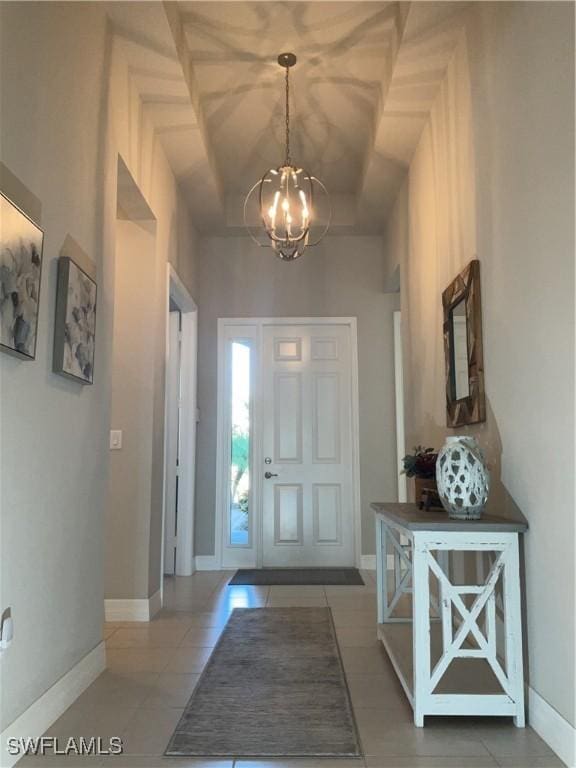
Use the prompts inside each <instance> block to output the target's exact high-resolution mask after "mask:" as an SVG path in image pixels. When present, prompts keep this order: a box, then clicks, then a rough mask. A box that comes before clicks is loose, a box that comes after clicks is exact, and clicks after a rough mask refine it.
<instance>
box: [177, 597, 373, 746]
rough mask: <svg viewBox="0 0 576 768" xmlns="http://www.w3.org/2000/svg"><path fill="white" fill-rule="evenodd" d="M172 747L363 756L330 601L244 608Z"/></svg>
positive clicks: (186, 711) (236, 615) (213, 659)
mask: <svg viewBox="0 0 576 768" xmlns="http://www.w3.org/2000/svg"><path fill="white" fill-rule="evenodd" d="M165 754H166V755H167V756H171V757H187V756H191V757H231V758H234V757H238V758H240V757H348V758H350V757H352V758H354V757H358V758H360V757H361V756H362V751H361V749H360V742H359V739H358V733H357V730H356V724H355V722H354V716H353V713H352V706H351V703H350V697H349V694H348V688H347V685H346V678H345V676H344V670H343V667H342V661H341V658H340V652H339V650H338V644H337V642H336V634H335V632H334V625H333V623H332V614H331V612H330V609H329V608H236V610H234V611H233V613H232V615H231V617H230V620H229V621H228V624H227V625H226V628H225V629H224V632H223V633H222V635H221V637H220V640H219V642H218V644H217V646H216V648H215V649H214V651H213V653H212V655H211V657H210V659H209V661H208V664H207V665H206V668H205V670H204V672H203V674H202V677H201V678H200V680H199V681H198V685H197V686H196V688H195V690H194V693H193V694H192V697H191V698H190V701H189V702H188V704H187V705H186V708H185V709H184V714H183V715H182V718H181V719H180V722H179V723H178V725H177V727H176V730H175V731H174V734H173V735H172V738H171V739H170V743H169V744H168V747H167V748H166V752H165Z"/></svg>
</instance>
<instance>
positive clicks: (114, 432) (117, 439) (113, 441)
mask: <svg viewBox="0 0 576 768" xmlns="http://www.w3.org/2000/svg"><path fill="white" fill-rule="evenodd" d="M120 448H122V430H121V429H111V430H110V450H111V451H119V450H120Z"/></svg>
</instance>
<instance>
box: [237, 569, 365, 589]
mask: <svg viewBox="0 0 576 768" xmlns="http://www.w3.org/2000/svg"><path fill="white" fill-rule="evenodd" d="M228 584H229V585H230V586H238V585H241V584H244V585H246V584H250V585H254V586H271V587H276V586H309V585H319V586H327V587H332V586H344V587H347V586H355V585H363V584H364V581H363V580H362V576H361V575H360V571H359V570H358V568H241V569H240V570H239V571H236V573H235V574H234V576H233V577H232V579H231V580H230V581H229V582H228Z"/></svg>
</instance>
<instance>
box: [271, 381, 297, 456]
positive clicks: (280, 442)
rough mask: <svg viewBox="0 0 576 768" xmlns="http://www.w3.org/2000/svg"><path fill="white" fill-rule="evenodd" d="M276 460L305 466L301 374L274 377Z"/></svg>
mask: <svg viewBox="0 0 576 768" xmlns="http://www.w3.org/2000/svg"><path fill="white" fill-rule="evenodd" d="M274 459H275V461H276V463H277V464H283V463H287V462H294V463H296V464H301V463H302V374H301V373H276V374H275V375H274Z"/></svg>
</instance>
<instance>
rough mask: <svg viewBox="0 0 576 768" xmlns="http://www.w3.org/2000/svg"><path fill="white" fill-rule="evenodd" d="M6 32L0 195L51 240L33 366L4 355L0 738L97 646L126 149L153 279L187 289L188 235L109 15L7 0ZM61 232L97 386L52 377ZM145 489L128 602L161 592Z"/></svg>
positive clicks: (156, 394)
mask: <svg viewBox="0 0 576 768" xmlns="http://www.w3.org/2000/svg"><path fill="white" fill-rule="evenodd" d="M0 27H1V36H2V37H1V42H0V51H1V57H2V58H1V61H0V74H1V88H0V92H1V99H2V102H1V107H2V121H1V151H2V161H3V163H4V164H5V165H6V166H7V167H8V169H9V170H10V171H11V172H12V174H14V175H15V177H16V179H12V177H10V175H9V174H2V186H3V189H4V190H5V191H6V192H7V193H8V194H12V195H13V196H14V198H15V199H16V201H17V202H19V203H20V204H21V205H22V206H23V207H24V209H25V210H28V211H29V212H30V213H31V214H32V215H33V216H34V217H37V218H38V219H39V220H40V224H41V226H42V227H43V229H44V231H45V240H44V267H43V277H42V286H41V298H40V317H39V335H38V350H37V359H36V361H35V362H20V361H18V360H15V359H13V358H10V357H7V356H6V355H1V356H0V386H1V403H2V405H1V412H0V417H1V426H0V435H1V449H2V456H1V458H2V463H1V470H2V472H1V492H2V496H1V501H2V509H1V518H0V519H1V533H2V544H1V546H2V552H1V577H2V578H1V603H0V607H1V609H2V610H4V609H6V608H8V607H11V609H12V615H13V618H14V623H15V639H14V642H13V644H12V646H11V647H10V649H9V650H8V651H7V653H6V655H5V656H4V655H3V657H2V670H1V672H2V681H1V686H0V687H1V695H2V700H1V706H0V710H1V720H2V722H1V726H0V727H2V728H4V727H5V726H6V725H8V724H9V723H11V722H12V721H13V720H14V719H15V718H16V717H18V715H20V714H21V713H22V712H23V711H24V710H26V708H27V707H29V706H30V704H32V702H33V701H35V700H36V699H37V698H38V697H39V696H40V695H41V694H42V693H44V692H45V691H46V690H47V689H48V688H49V687H50V686H51V685H53V684H54V683H55V682H56V681H57V680H58V679H59V678H60V677H62V675H64V674H65V673H66V672H67V671H68V670H70V669H71V668H72V667H73V666H74V665H75V664H76V663H77V662H78V661H80V659H82V658H83V657H84V656H85V655H86V654H87V653H88V652H89V651H91V650H92V649H93V648H94V647H96V646H97V645H98V644H99V643H100V641H101V625H102V619H103V598H104V550H105V544H104V516H105V509H104V506H105V500H106V491H107V483H108V460H109V451H108V430H109V428H110V376H111V357H112V320H113V304H114V249H115V241H116V169H117V161H118V153H119V152H120V153H121V154H122V156H123V157H124V159H125V160H126V163H127V164H128V166H129V168H130V170H131V173H132V175H133V176H134V178H135V179H136V181H137V183H138V185H139V186H140V188H141V190H142V192H143V194H144V195H145V196H146V199H147V200H148V202H149V205H150V208H151V209H152V211H153V212H154V215H155V217H156V222H157V229H156V243H157V247H158V248H159V249H162V252H163V257H162V259H160V258H158V260H157V264H158V265H159V266H158V270H159V271H160V269H164V270H165V264H166V260H167V258H170V260H171V261H172V262H173V263H174V264H177V265H178V269H180V270H181V273H182V277H183V279H185V280H186V281H188V284H189V285H191V283H192V276H193V267H192V266H190V267H189V266H188V259H189V253H190V250H191V249H192V247H193V240H194V235H193V232H192V231H191V229H190V226H189V223H188V221H187V216H186V212H185V208H184V206H183V205H182V202H181V200H180V199H179V196H178V192H177V188H176V185H175V182H174V179H173V178H172V176H171V173H170V169H169V167H168V164H167V162H166V159H165V157H164V156H163V153H162V151H161V148H160V147H159V145H158V142H157V140H156V139H155V137H154V133H153V130H152V128H151V126H150V125H149V124H147V122H146V120H145V116H144V115H142V112H143V111H142V110H141V109H140V108H139V100H138V98H137V96H135V95H134V89H133V88H131V87H130V83H129V75H128V69H127V67H126V66H125V64H122V63H121V62H120V60H119V59H118V58H117V57H115V55H114V53H113V48H114V46H113V39H112V35H111V30H110V28H109V26H108V22H107V18H106V14H105V10H104V8H103V6H102V4H100V3H89V2H86V3H56V2H52V3H37V4H36V3H0ZM109 86H110V89H109ZM129 115H130V120H128V116H129ZM10 179H11V180H10ZM18 180H19V181H18ZM22 185H23V187H22ZM68 236H72V237H73V238H74V240H76V241H77V243H78V244H79V246H80V247H81V248H82V249H83V250H84V251H85V252H86V254H88V257H89V258H90V259H91V260H93V262H94V267H95V270H96V273H97V279H98V312H97V315H98V319H97V331H96V363H95V382H94V385H93V386H91V387H90V386H87V387H83V386H81V385H78V384H75V383H74V382H70V381H68V380H66V379H63V378H62V377H61V376H57V375H55V374H53V373H52V372H51V368H52V341H53V317H54V307H55V288H56V268H57V263H56V262H57V258H58V255H59V253H60V249H61V247H62V245H63V243H64V241H65V239H66V238H67V237H68ZM158 274H159V272H158ZM158 274H157V275H156V278H155V279H156V281H158ZM156 284H157V285H159V283H158V282H157V283H156ZM159 295H160V294H159V293H156V294H155V296H154V297H153V301H154V302H156V301H157V300H158V297H159ZM157 317H158V315H157ZM162 334H163V329H162V327H161V323H157V327H156V335H155V344H154V362H153V370H152V371H151V374H153V379H154V391H153V395H151V397H153V401H154V408H153V409H152V412H153V423H154V424H155V425H156V426H157V427H158V424H160V427H158V429H157V432H156V434H155V437H154V440H155V442H154V444H153V446H151V447H146V450H147V451H149V452H150V453H151V455H152V456H153V461H156V462H158V461H159V458H158V457H159V455H160V453H161V446H162V424H161V419H160V416H159V414H160V406H159V403H161V401H162V398H163V393H162V386H163V374H162V371H161V365H162V364H163V351H162ZM128 437H131V435H130V436H128ZM156 466H158V464H156ZM154 482H155V483H156V491H154V492H152V491H151V493H150V495H151V497H153V498H154V499H155V500H156V505H155V507H154V509H151V504H150V503H149V504H148V507H147V510H146V514H148V517H149V520H150V522H149V526H150V530H151V531H155V532H154V534H153V536H151V537H150V541H148V542H147V543H146V545H145V546H144V556H145V558H147V560H148V562H149V564H150V563H151V564H153V566H152V565H149V566H148V567H146V568H145V569H144V570H145V575H144V579H145V580H146V579H148V578H149V577H150V580H151V581H150V582H149V583H148V585H146V584H145V586H144V588H143V591H142V592H140V591H139V592H138V595H136V594H134V596H141V594H144V593H145V592H146V591H148V593H151V592H153V591H155V589H154V588H155V586H156V584H155V583H154V582H153V581H152V579H153V576H152V572H153V571H154V573H156V572H157V573H158V574H159V565H158V566H157V563H159V546H160V543H159V541H157V529H158V523H157V520H158V514H159V511H158V509H159V508H158V503H157V499H158V493H157V483H158V480H157V478H156V479H155V480H154ZM154 493H155V495H154ZM152 539H154V542H153V543H152ZM125 555H126V550H125V549H124V550H123V552H122V553H117V557H118V558H120V557H124V556H125ZM128 560H131V558H130V557H128ZM154 578H155V579H156V581H157V579H158V577H157V576H155V577H154ZM111 596H115V595H114V594H112V595H111Z"/></svg>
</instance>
